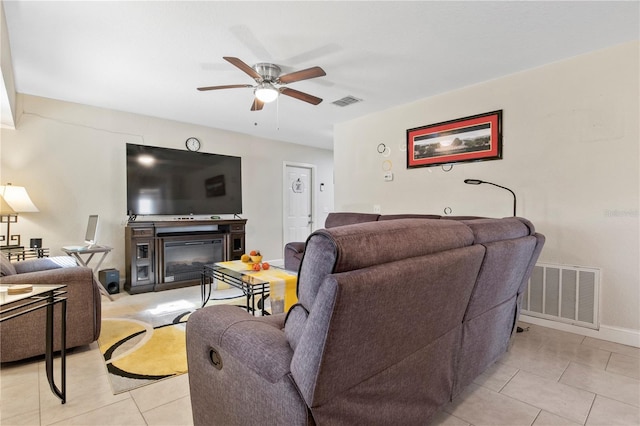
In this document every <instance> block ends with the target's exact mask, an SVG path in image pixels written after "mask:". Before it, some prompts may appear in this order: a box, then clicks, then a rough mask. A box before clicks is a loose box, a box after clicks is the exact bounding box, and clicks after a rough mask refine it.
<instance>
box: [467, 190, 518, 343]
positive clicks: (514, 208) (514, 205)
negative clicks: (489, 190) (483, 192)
mask: <svg viewBox="0 0 640 426" xmlns="http://www.w3.org/2000/svg"><path fill="white" fill-rule="evenodd" d="M464 183H466V184H468V185H480V184H483V183H487V184H489V185H493V186H497V187H498V188H502V189H506V190H507V191H509V192H510V193H511V195H513V216H514V217H515V215H516V193H515V192H513V191H512V190H510V189H509V188H507V187H506V186H502V185H498V184H495V183H493V182H487V181H486V180H480V179H465V180H464ZM523 331H524V329H523V328H522V327H517V328H516V332H518V333H522V332H523Z"/></svg>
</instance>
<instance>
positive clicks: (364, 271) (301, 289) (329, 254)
mask: <svg viewBox="0 0 640 426" xmlns="http://www.w3.org/2000/svg"><path fill="white" fill-rule="evenodd" d="M543 245H544V236H542V235H540V234H538V233H536V232H535V229H534V227H533V225H532V224H531V223H530V222H529V221H527V220H525V219H521V218H505V219H475V220H439V219H397V220H388V221H387V220H382V221H377V220H376V221H370V222H364V223H358V224H353V225H345V226H337V227H333V228H327V229H321V230H318V231H316V232H314V233H313V234H312V235H311V236H310V237H309V238H308V240H307V245H306V250H305V255H304V258H303V259H302V263H301V265H300V268H299V276H298V303H297V304H296V305H294V306H293V307H292V308H291V309H290V310H289V312H288V313H286V314H280V315H274V316H267V317H253V316H251V315H249V314H248V313H247V312H246V311H244V310H242V309H240V308H238V307H235V306H224V305H218V306H212V307H207V308H203V309H201V310H199V311H197V312H195V313H194V314H192V316H191V317H190V319H189V321H188V323H187V358H188V364H189V382H190V389H191V393H190V394H191V404H192V410H193V418H194V423H195V425H211V424H224V425H246V424H274V425H309V424H321V425H324V424H326V425H353V424H366V425H391V424H403V425H408V424H428V422H429V421H430V419H431V418H432V416H433V415H434V414H435V413H437V411H438V410H439V409H440V407H441V406H442V405H444V404H446V403H447V402H448V401H449V400H451V399H452V398H453V396H454V395H456V394H458V393H459V392H461V391H462V390H463V389H464V388H465V387H466V386H467V385H468V384H469V383H470V382H471V381H472V380H473V379H474V378H475V377H477V376H478V375H479V374H481V373H482V372H483V371H484V370H485V369H486V368H487V367H489V366H490V365H491V364H492V363H494V362H495V361H496V360H498V359H499V358H500V357H501V356H502V355H503V354H504V353H505V351H506V350H507V349H508V346H509V342H510V339H511V336H512V333H513V332H514V329H515V324H516V320H517V317H518V314H519V306H520V301H521V297H522V292H523V290H524V289H525V288H526V285H527V280H528V277H529V275H530V274H531V271H532V269H533V266H534V264H535V262H536V260H537V258H538V256H539V254H540V251H541V249H542V246H543Z"/></svg>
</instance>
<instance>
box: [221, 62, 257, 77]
mask: <svg viewBox="0 0 640 426" xmlns="http://www.w3.org/2000/svg"><path fill="white" fill-rule="evenodd" d="M222 59H224V60H225V61H227V62H229V63H230V64H231V65H234V66H236V67H237V68H240V69H241V70H242V71H244V72H245V73H247V74H248V75H249V77H251V78H253V79H255V80H262V76H261V75H260V74H258V72H257V71H256V70H254V69H253V68H251V67H250V66H249V65H247V64H245V63H244V62H242V61H241V60H240V59H238V58H234V57H233V56H223V57H222Z"/></svg>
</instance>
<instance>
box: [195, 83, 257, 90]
mask: <svg viewBox="0 0 640 426" xmlns="http://www.w3.org/2000/svg"><path fill="white" fill-rule="evenodd" d="M246 87H253V86H252V85H250V84H229V85H226V86H209V87H198V90H200V91H201V92H204V91H205V90H220V89H241V88H246Z"/></svg>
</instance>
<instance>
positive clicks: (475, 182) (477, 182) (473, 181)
mask: <svg viewBox="0 0 640 426" xmlns="http://www.w3.org/2000/svg"><path fill="white" fill-rule="evenodd" d="M464 183H466V184H468V185H480V184H483V183H487V184H489V185H493V186H497V187H498V188H502V189H506V190H507V191H509V192H510V193H511V195H513V216H515V215H516V194H515V192H513V191H512V190H510V189H509V188H507V187H506V186H501V185H498V184H495V183H492V182H487V181H486V180H480V179H465V180H464Z"/></svg>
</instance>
